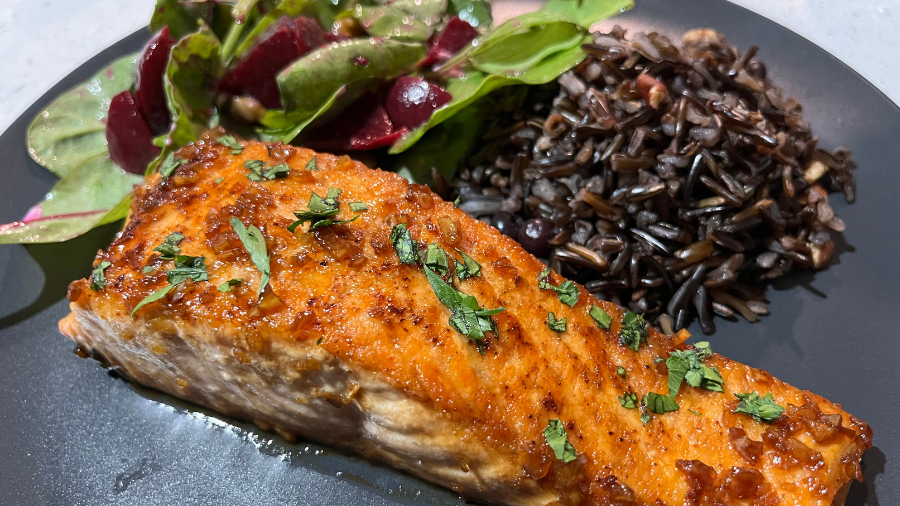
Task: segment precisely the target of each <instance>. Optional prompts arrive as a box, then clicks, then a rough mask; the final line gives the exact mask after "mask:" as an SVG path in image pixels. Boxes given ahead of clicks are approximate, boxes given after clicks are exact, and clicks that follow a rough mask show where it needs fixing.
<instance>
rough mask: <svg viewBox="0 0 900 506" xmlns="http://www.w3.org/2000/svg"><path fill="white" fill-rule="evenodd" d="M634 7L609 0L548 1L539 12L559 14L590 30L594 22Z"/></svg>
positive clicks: (629, 2) (626, 2) (628, 3)
mask: <svg viewBox="0 0 900 506" xmlns="http://www.w3.org/2000/svg"><path fill="white" fill-rule="evenodd" d="M633 5H634V3H633V2H631V1H630V0H628V1H624V2H623V1H609V0H548V1H547V3H545V4H544V6H543V7H541V10H542V11H544V12H547V13H550V14H559V15H561V16H564V17H566V18H567V19H569V20H571V21H572V22H574V23H577V24H580V25H581V26H582V27H583V28H585V29H590V28H591V26H592V25H594V24H595V23H596V22H598V21H600V20H603V19H607V18H610V17H613V16H615V15H616V14H619V13H622V12H625V11H626V10H628V9H630V8H631V7H632V6H633Z"/></svg>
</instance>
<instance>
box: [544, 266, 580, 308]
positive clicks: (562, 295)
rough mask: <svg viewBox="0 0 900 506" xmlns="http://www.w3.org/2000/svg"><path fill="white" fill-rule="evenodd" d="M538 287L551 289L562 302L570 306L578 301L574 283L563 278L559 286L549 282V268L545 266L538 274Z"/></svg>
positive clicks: (576, 288)
mask: <svg viewBox="0 0 900 506" xmlns="http://www.w3.org/2000/svg"><path fill="white" fill-rule="evenodd" d="M538 287H539V288H540V289H541V290H553V291H555V292H556V293H557V294H558V295H559V300H560V302H562V303H563V304H565V305H567V306H569V307H572V306H574V305H575V304H576V303H578V287H577V286H575V283H573V282H571V281H569V280H565V281H563V282H562V283H560V284H559V286H553V285H551V284H550V268H549V267H547V268H546V269H544V270H543V271H541V273H540V274H539V275H538Z"/></svg>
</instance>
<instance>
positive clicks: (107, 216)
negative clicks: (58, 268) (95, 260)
mask: <svg viewBox="0 0 900 506" xmlns="http://www.w3.org/2000/svg"><path fill="white" fill-rule="evenodd" d="M143 182H144V178H143V177H141V176H136V175H134V174H129V173H127V172H125V171H124V170H122V169H120V168H119V167H117V166H116V165H115V164H114V163H112V162H111V161H110V160H109V158H108V157H107V156H106V154H105V153H104V154H102V155H97V156H95V157H93V158H90V159H88V160H86V161H85V162H83V163H81V164H80V165H78V166H77V167H75V168H74V169H72V171H71V172H69V174H68V175H66V176H65V177H63V178H62V179H60V180H59V182H57V183H56V185H54V186H53V188H52V189H51V190H50V191H49V192H48V193H47V196H46V197H45V198H44V200H43V201H41V202H40V203H39V204H38V205H37V206H35V207H33V208H32V209H31V210H30V211H29V212H28V215H27V216H26V217H25V218H24V219H23V220H22V221H17V222H13V223H9V224H6V225H0V244H21V243H44V242H60V241H65V240H67V239H72V238H74V237H78V236H79V235H81V234H84V233H85V232H87V231H89V230H90V229H92V228H94V227H99V226H101V225H105V224H107V223H112V222H114V221H118V220H120V219H122V218H124V217H125V216H126V214H127V213H128V208H129V206H130V203H131V192H132V190H133V188H134V186H135V185H138V184H141V183H143Z"/></svg>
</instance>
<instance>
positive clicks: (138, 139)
mask: <svg viewBox="0 0 900 506" xmlns="http://www.w3.org/2000/svg"><path fill="white" fill-rule="evenodd" d="M106 143H107V144H108V149H109V158H110V159H111V160H112V161H113V162H115V164H116V165H118V166H119V167H122V168H123V169H125V170H126V171H128V172H131V173H132V174H143V173H144V171H145V170H146V169H147V165H148V164H149V163H150V161H151V160H153V159H154V158H155V157H156V155H158V154H159V148H158V147H156V146H154V145H153V132H151V131H150V127H149V126H148V125H147V121H146V120H145V119H144V117H143V116H142V115H141V112H140V110H139V109H138V106H137V104H136V103H135V100H134V97H133V96H132V95H131V92H130V91H128V90H125V91H123V92H122V93H119V94H118V95H116V96H115V97H113V99H112V101H111V102H110V104H109V116H108V119H107V120H106Z"/></svg>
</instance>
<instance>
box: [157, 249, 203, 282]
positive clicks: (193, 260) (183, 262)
mask: <svg viewBox="0 0 900 506" xmlns="http://www.w3.org/2000/svg"><path fill="white" fill-rule="evenodd" d="M205 261H206V258H204V257H192V256H189V255H177V256H176V257H175V267H174V268H172V269H169V270H167V271H166V279H167V280H168V281H169V284H170V285H177V284H179V283H183V282H185V281H187V280H188V279H190V280H193V281H194V282H200V281H209V273H208V272H207V271H206V264H205Z"/></svg>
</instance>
